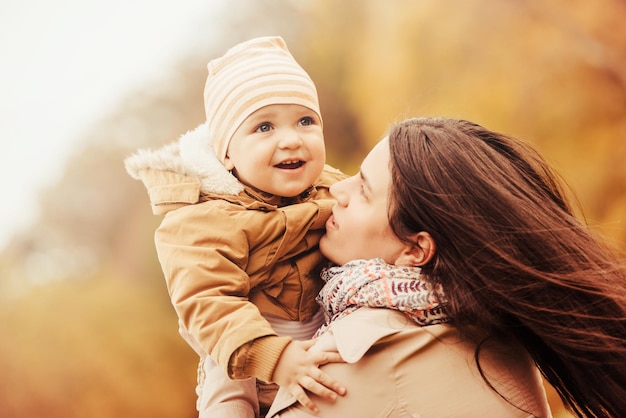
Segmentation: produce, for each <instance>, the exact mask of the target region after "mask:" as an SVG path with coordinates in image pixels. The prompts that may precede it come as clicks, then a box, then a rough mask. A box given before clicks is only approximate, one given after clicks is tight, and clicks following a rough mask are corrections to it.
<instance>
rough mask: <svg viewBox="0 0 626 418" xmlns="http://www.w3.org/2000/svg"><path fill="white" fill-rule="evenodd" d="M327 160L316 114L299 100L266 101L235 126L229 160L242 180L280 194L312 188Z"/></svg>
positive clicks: (225, 163)
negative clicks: (298, 101)
mask: <svg viewBox="0 0 626 418" xmlns="http://www.w3.org/2000/svg"><path fill="white" fill-rule="evenodd" d="M325 162H326V149H325V147H324V134H323V132H322V124H321V121H320V118H319V116H317V113H315V112H314V111H312V110H311V109H309V108H307V107H304V106H300V105H295V104H278V105H269V106H265V107H263V108H261V109H259V110H257V111H256V112H254V113H252V114H251V115H250V116H248V118H246V120H244V121H243V123H242V124H241V126H239V128H238V129H237V130H236V131H235V133H234V134H233V137H232V139H231V141H230V145H229V146H228V152H227V153H226V159H225V161H224V165H225V166H226V168H227V169H228V170H233V169H234V172H235V174H236V175H237V178H239V180H240V181H241V182H242V183H244V184H247V185H250V186H253V187H255V188H257V189H260V190H263V191H264V192H267V193H271V194H273V195H276V196H283V197H293V196H297V195H299V194H300V193H302V192H303V191H305V190H306V189H308V188H309V187H310V186H311V185H312V184H313V182H314V181H315V180H316V179H317V178H318V177H319V175H320V174H321V172H322V170H323V168H324V163H325Z"/></svg>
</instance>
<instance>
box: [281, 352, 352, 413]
mask: <svg viewBox="0 0 626 418" xmlns="http://www.w3.org/2000/svg"><path fill="white" fill-rule="evenodd" d="M313 344H315V341H314V340H309V341H292V342H291V343H289V345H287V347H286V348H285V350H284V351H283V353H282V354H281V356H280V358H279V359H278V363H277V364H276V369H275V370H274V379H273V380H274V382H276V383H277V384H278V385H279V386H282V387H284V388H286V389H287V390H288V391H289V392H290V393H291V394H292V395H293V396H295V398H296V399H297V400H298V402H300V403H301V404H302V405H303V406H305V407H306V408H308V409H309V410H311V411H312V412H317V411H318V409H317V406H316V405H315V403H314V402H313V401H312V400H311V399H310V398H309V396H308V395H307V394H306V392H305V389H306V390H308V391H309V392H312V393H314V394H316V395H318V396H321V397H323V398H326V399H330V400H333V401H334V400H335V399H337V395H342V396H343V395H345V394H346V388H344V387H343V386H341V385H340V384H339V383H338V382H337V381H336V380H335V379H333V378H332V377H330V376H328V375H327V374H326V373H324V372H323V371H321V370H320V369H319V366H320V365H322V364H326V363H341V362H344V360H343V359H342V358H341V356H340V355H339V353H336V352H330V351H308V350H309V348H311V347H312V346H313Z"/></svg>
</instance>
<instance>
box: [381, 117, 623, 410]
mask: <svg viewBox="0 0 626 418" xmlns="http://www.w3.org/2000/svg"><path fill="white" fill-rule="evenodd" d="M389 143H390V153H391V163H390V164H391V168H390V169H391V174H392V185H391V196H390V202H391V204H390V208H389V219H390V223H391V226H392V228H393V230H394V231H395V233H396V234H397V235H398V236H399V237H400V238H401V239H406V240H408V237H409V236H410V234H411V233H414V232H417V231H427V232H429V233H430V234H431V236H432V237H433V239H434V240H435V242H436V243H437V254H436V256H435V258H434V259H433V261H432V262H431V263H430V264H429V265H428V266H426V267H425V268H424V272H425V273H427V275H428V277H430V279H431V280H434V281H438V282H440V283H441V284H442V285H443V287H444V289H445V291H446V294H447V296H448V298H449V299H450V314H451V316H452V317H453V321H454V322H453V323H454V325H455V326H457V327H458V328H459V329H460V330H461V331H462V332H468V334H469V330H471V329H476V328H478V329H480V330H482V332H484V333H485V334H486V335H492V336H501V337H514V338H515V339H517V340H518V341H519V342H520V343H521V344H522V345H523V346H524V347H526V349H527V350H528V352H529V353H530V355H531V356H532V357H533V359H534V361H535V363H536V364H537V366H538V368H539V369H540V371H541V372H542V374H543V375H544V377H545V378H546V379H547V380H548V381H549V382H550V384H551V385H552V386H554V388H555V389H556V390H557V392H558V393H559V395H560V396H561V399H562V400H563V402H564V403H565V405H567V406H568V407H569V408H570V409H571V411H572V412H573V413H575V414H576V415H578V416H580V417H618V416H624V414H626V272H625V266H624V263H623V260H620V259H619V258H618V257H617V256H616V255H615V253H614V252H613V251H612V250H611V249H609V248H607V246H606V245H605V244H604V243H603V241H602V240H600V239H599V238H598V237H596V236H595V235H594V233H592V231H590V229H589V228H588V227H587V226H586V225H585V224H584V223H583V222H581V221H580V220H579V219H578V218H577V217H576V216H575V214H574V213H573V211H572V208H571V205H570V203H569V202H568V200H567V198H566V197H565V194H564V192H563V187H562V184H563V183H562V182H561V180H560V179H559V178H558V177H557V176H556V175H555V174H554V173H553V172H552V170H551V169H550V167H549V166H548V165H547V164H546V162H545V161H544V160H543V159H542V158H541V157H540V155H539V154H538V153H537V152H536V151H535V150H534V149H532V148H531V147H530V146H529V145H527V144H525V143H524V142H522V141H520V140H517V139H515V138H513V137H510V136H507V135H503V134H499V133H495V132H492V131H489V130H487V129H485V128H483V127H481V126H479V125H476V124H474V123H471V122H467V121H462V120H453V119H445V118H416V119H409V120H406V121H404V122H401V123H399V124H396V125H395V126H393V127H392V128H391V130H390V131H389ZM477 358H478V356H477Z"/></svg>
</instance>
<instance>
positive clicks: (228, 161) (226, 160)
mask: <svg viewBox="0 0 626 418" xmlns="http://www.w3.org/2000/svg"><path fill="white" fill-rule="evenodd" d="M224 167H226V170H228V171H231V170H232V169H233V168H235V164H234V163H233V160H231V159H230V157H229V156H228V155H227V156H226V157H225V158H224Z"/></svg>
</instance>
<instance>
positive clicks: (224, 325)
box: [126, 126, 345, 377]
mask: <svg viewBox="0 0 626 418" xmlns="http://www.w3.org/2000/svg"><path fill="white" fill-rule="evenodd" d="M207 134H208V132H206V127H205V126H200V127H199V128H197V129H196V130H195V131H192V132H190V133H187V134H186V135H184V136H183V137H181V138H180V140H179V142H177V143H174V144H171V145H169V146H166V147H164V148H162V149H160V150H157V151H140V152H139V153H137V154H135V155H134V156H131V157H130V158H129V159H127V160H126V168H127V170H128V171H129V173H130V174H131V175H132V176H133V177H135V178H137V179H141V180H142V181H143V182H144V184H145V186H146V188H147V189H148V192H149V195H150V202H151V204H152V208H153V211H154V213H155V214H165V217H164V219H163V221H162V223H161V225H160V227H159V228H158V230H157V231H156V234H155V243H156V248H157V253H158V256H159V261H160V263H161V266H162V268H163V273H164V275H165V279H166V282H167V287H168V290H169V293H170V296H171V300H172V304H173V305H174V308H175V310H176V312H177V314H178V317H179V319H180V324H181V334H182V335H183V337H184V338H185V339H186V340H187V341H188V343H189V344H190V345H191V346H192V347H193V348H194V349H195V350H196V351H197V352H198V354H199V355H200V356H201V357H205V356H206V355H207V354H208V355H211V357H212V358H213V359H214V360H215V361H216V362H217V364H219V365H220V366H221V367H222V368H223V369H224V370H227V368H228V362H229V359H230V358H231V355H232V354H233V353H234V352H235V351H236V350H237V349H238V348H239V347H241V346H242V345H244V344H246V343H248V342H250V341H252V340H255V339H257V338H259V337H264V336H276V333H275V332H274V330H273V329H272V328H271V326H270V324H269V323H268V322H267V321H266V320H265V319H264V318H263V316H262V315H261V313H263V314H270V315H274V316H277V317H280V318H284V319H287V320H296V321H303V320H307V319H310V318H311V317H312V316H313V315H314V314H315V313H316V312H317V310H318V309H319V307H318V306H317V304H316V302H315V296H316V295H317V293H318V291H319V289H320V288H321V286H322V283H321V279H320V278H319V276H318V275H317V274H310V273H311V270H312V269H313V268H314V267H316V266H317V265H318V264H319V262H320V261H321V260H322V256H321V255H320V253H319V251H318V250H317V244H318V242H319V238H320V237H321V236H322V234H323V233H324V229H323V228H324V224H325V222H326V220H327V218H328V216H329V215H330V212H331V209H332V206H333V205H334V203H335V202H334V200H332V199H331V197H330V194H329V191H328V188H329V186H330V185H331V184H332V183H334V182H336V181H338V180H340V179H342V178H344V177H345V175H344V174H342V173H341V172H339V171H338V170H335V169H332V168H331V167H328V166H327V167H326V169H325V171H324V173H323V174H322V175H321V176H320V178H319V179H318V181H317V182H316V183H315V184H314V187H313V188H312V190H311V193H310V195H306V196H302V197H301V198H300V199H296V200H292V201H289V202H285V201H283V200H281V198H277V197H274V196H269V195H266V194H263V193H261V192H258V191H255V190H251V189H249V188H245V187H244V186H243V185H242V184H241V183H239V181H238V180H237V179H236V178H235V177H234V176H232V175H231V174H230V173H229V172H227V171H226V170H225V168H224V166H223V165H222V164H221V163H220V162H219V161H218V160H217V158H216V157H215V155H214V154H213V153H211V152H208V150H205V149H200V148H199V147H198V146H197V144H199V143H202V141H196V140H194V139H197V135H207ZM294 203H299V204H294ZM277 338H278V337H277ZM282 348H284V344H283V345H278V346H277V351H279V352H278V353H268V357H270V358H272V357H273V358H274V359H277V358H278V356H279V355H280V351H281V350H282ZM257 377H259V376H257Z"/></svg>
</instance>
